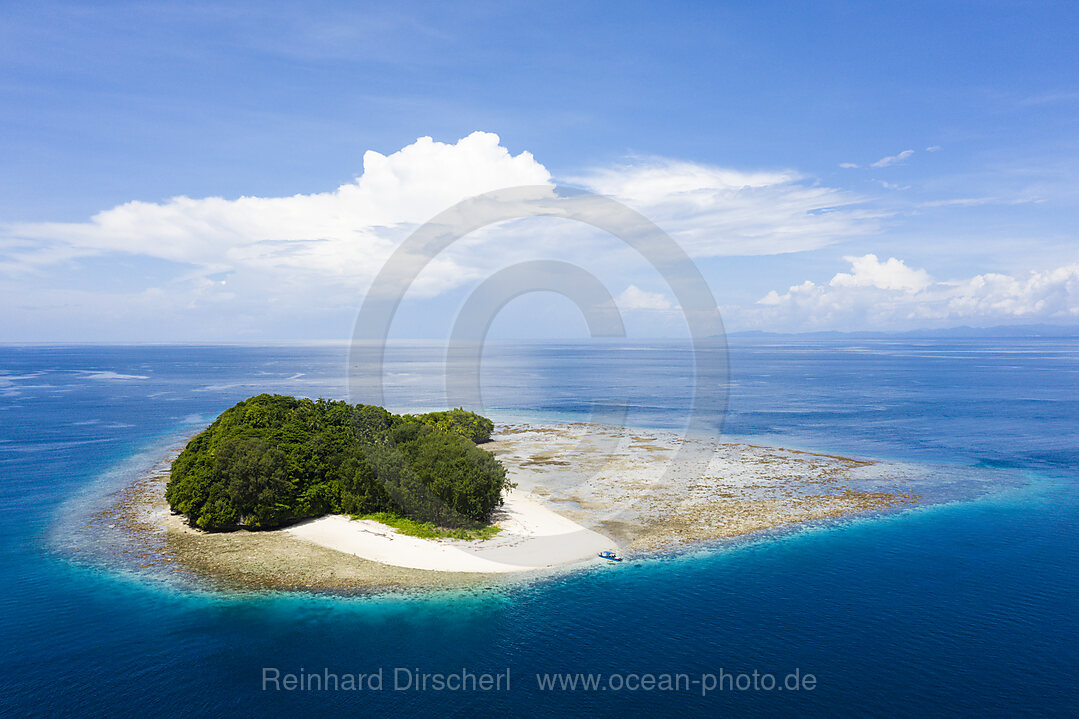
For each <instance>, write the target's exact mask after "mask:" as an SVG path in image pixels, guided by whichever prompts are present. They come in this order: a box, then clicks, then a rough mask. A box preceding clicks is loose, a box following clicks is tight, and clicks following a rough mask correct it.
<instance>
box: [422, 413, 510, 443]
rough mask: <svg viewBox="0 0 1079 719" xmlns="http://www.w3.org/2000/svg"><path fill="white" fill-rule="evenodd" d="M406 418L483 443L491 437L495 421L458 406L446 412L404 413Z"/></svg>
mask: <svg viewBox="0 0 1079 719" xmlns="http://www.w3.org/2000/svg"><path fill="white" fill-rule="evenodd" d="M405 419H406V420H410V421H418V422H420V423H422V424H426V425H427V426H429V427H434V428H435V429H437V430H440V431H442V432H453V433H454V434H459V435H461V436H462V437H465V438H467V439H470V440H472V442H474V443H475V444H483V443H484V442H488V441H490V439H491V432H493V431H494V428H495V423H494V422H492V421H491V420H489V419H487V418H486V417H482V416H480V415H478V414H476V413H475V412H468V411H466V410H464V409H461V408H460V407H458V408H457V409H451V410H449V411H446V412H428V413H427V414H416V415H406V416H405Z"/></svg>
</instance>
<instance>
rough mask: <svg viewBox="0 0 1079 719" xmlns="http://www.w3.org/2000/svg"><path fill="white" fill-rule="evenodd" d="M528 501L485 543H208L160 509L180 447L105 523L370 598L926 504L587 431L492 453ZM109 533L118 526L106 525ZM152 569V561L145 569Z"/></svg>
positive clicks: (530, 436)
mask: <svg viewBox="0 0 1079 719" xmlns="http://www.w3.org/2000/svg"><path fill="white" fill-rule="evenodd" d="M484 448H485V449H488V450H490V451H492V452H494V453H495V454H496V456H498V458H499V459H500V460H501V461H502V462H503V464H505V466H506V468H507V470H508V472H509V474H510V476H511V478H512V479H513V480H514V481H515V482H517V483H518V489H516V490H514V491H513V492H511V493H509V494H508V496H507V497H506V500H505V505H504V506H503V507H502V508H501V509H500V510H499V511H498V512H497V513H496V516H495V517H494V518H493V519H494V521H496V522H497V523H498V524H499V526H501V527H502V531H501V532H500V533H499V534H498V535H496V536H495V537H493V538H491V539H489V540H486V541H463V540H449V539H439V540H432V539H420V538H417V537H410V536H406V535H401V534H398V533H396V531H395V530H393V529H391V528H389V527H386V526H384V525H381V524H378V523H377V522H372V521H369V520H352V519H350V518H348V517H344V516H339V515H338V516H326V517H320V518H318V519H314V520H307V521H304V522H300V523H298V524H295V525H292V526H290V527H287V528H284V529H279V530H272V531H242V530H241V531H236V532H226V533H207V532H202V531H199V530H196V529H193V528H191V527H189V526H188V525H187V524H186V523H185V522H184V521H183V518H182V517H179V516H177V515H173V514H171V512H170V511H169V509H168V506H167V505H166V503H165V501H164V487H165V483H166V482H167V479H168V468H169V466H170V464H171V462H172V460H173V459H175V456H176V455H177V454H178V453H179V450H180V448H174V449H173V450H171V451H170V453H169V455H168V456H167V457H164V458H162V460H161V462H159V463H158V464H157V465H156V466H155V468H154V469H153V470H152V471H151V472H149V473H147V474H146V475H145V476H143V477H141V478H140V479H139V480H138V481H136V482H134V483H133V484H132V485H131V486H129V487H127V488H125V489H124V490H123V491H122V492H120V493H119V494H118V495H117V499H116V501H115V502H114V504H113V507H112V508H111V509H110V510H108V511H106V512H103V513H102V515H101V521H107V522H114V523H117V524H118V525H119V526H120V528H121V529H122V530H123V531H124V533H125V534H126V535H127V536H128V537H129V538H130V540H131V543H132V548H129V549H127V550H124V551H125V553H130V555H131V556H132V557H139V560H138V561H139V562H140V564H139V565H138V566H139V567H140V568H143V567H147V568H155V569H158V570H160V569H165V571H167V572H169V573H170V574H175V573H176V572H180V573H183V574H184V575H189V576H190V575H193V576H195V577H198V578H199V580H200V581H209V582H211V583H213V584H215V585H220V586H225V587H242V588H270V589H308V590H316V591H332V592H345V593H349V592H370V591H384V590H387V589H426V588H436V587H456V586H478V585H490V584H494V583H498V582H502V581H505V580H507V579H518V578H526V577H531V576H536V575H539V574H543V573H548V572H551V571H559V570H562V569H565V568H571V567H578V566H584V565H586V564H588V563H595V564H603V563H604V561H603V560H600V559H598V558H597V557H596V554H597V552H600V551H603V550H607V549H613V550H620V551H622V552H623V553H628V555H629V558H630V559H632V556H633V555H634V554H640V553H644V552H650V551H655V550H667V549H670V548H674V547H678V546H681V545H687V544H692V543H696V542H700V541H707V540H714V539H722V538H729V537H737V536H741V535H745V534H749V533H752V532H757V531H761V530H767V529H774V528H778V527H784V526H789V525H793V524H798V523H804V522H807V521H814V520H820V519H829V518H836V517H843V516H849V515H854V514H865V513H869V512H877V511H881V510H887V509H893V508H897V507H901V506H904V505H909V504H912V503H915V502H916V501H917V500H918V498H917V495H916V494H915V493H914V492H913V491H912V487H913V484H914V483H913V482H911V481H909V478H905V477H903V476H902V472H899V471H898V470H897V468H896V467H894V466H891V465H887V464H882V463H876V462H868V461H864V460H857V459H851V458H846V457H839V456H834V455H824V454H814V453H810V452H800V451H796V450H787V449H782V448H777V447H759V446H754V445H748V444H737V443H725V442H718V441H716V442H708V441H699V440H686V439H684V438H682V437H679V436H678V435H676V434H674V433H666V432H655V431H642V430H626V429H623V428H616V427H604V426H599V425H587V424H561V425H531V424H517V425H507V426H502V427H499V428H498V431H497V433H496V436H495V439H494V441H492V442H490V443H489V444H487V445H484ZM110 526H111V525H110ZM144 560H145V561H144Z"/></svg>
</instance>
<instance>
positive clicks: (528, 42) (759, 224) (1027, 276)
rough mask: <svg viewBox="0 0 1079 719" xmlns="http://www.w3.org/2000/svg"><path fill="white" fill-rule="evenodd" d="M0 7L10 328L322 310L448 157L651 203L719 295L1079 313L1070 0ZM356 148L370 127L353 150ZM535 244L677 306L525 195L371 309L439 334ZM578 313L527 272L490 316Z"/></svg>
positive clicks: (1004, 317) (838, 317)
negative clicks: (503, 222)
mask: <svg viewBox="0 0 1079 719" xmlns="http://www.w3.org/2000/svg"><path fill="white" fill-rule="evenodd" d="M4 17H5V21H4V23H2V24H0V283H2V286H0V294H2V295H3V298H4V299H3V301H4V303H5V305H7V307H8V311H7V312H5V313H3V317H2V318H0V327H2V328H3V335H4V338H5V339H6V340H8V341H23V340H27V341H30V340H41V341H68V340H70V341H76V340H78V341H165V340H170V339H175V340H182V341H193V340H207V341H229V340H259V339H345V338H347V337H348V336H349V334H350V333H351V329H352V327H351V326H352V322H353V321H354V319H355V315H356V310H357V309H358V306H359V302H360V300H361V299H362V297H363V294H364V291H365V289H366V287H367V285H368V284H369V282H370V278H371V276H372V275H373V273H374V272H377V269H378V267H379V266H380V265H381V262H382V261H384V259H385V257H386V256H387V254H388V252H390V251H392V249H393V247H394V246H395V245H396V244H397V243H399V242H400V241H401V240H402V239H403V238H404V237H405V236H407V234H408V232H409V231H410V229H411V228H414V227H415V226H416V225H417V224H419V223H422V222H423V221H425V220H426V219H428V218H429V217H430V216H431V215H432V214H434V213H436V212H437V211H439V210H440V209H443V208H444V207H445V206H448V205H451V204H453V203H454V202H455V201H457V200H459V199H462V197H461V196H460V194H461V193H463V192H464V191H465V190H466V189H471V190H475V191H477V192H478V191H484V190H488V189H495V188H496V187H499V186H503V185H505V184H507V183H517V184H519V183H520V182H522V181H525V180H527V181H529V182H550V183H572V184H576V185H579V186H583V187H585V188H587V189H591V190H594V191H598V192H603V193H605V194H609V195H612V196H614V197H616V198H617V199H619V200H621V201H623V202H625V203H626V204H627V205H629V206H631V207H634V208H635V209H638V210H640V211H641V212H643V213H644V214H646V215H647V216H649V217H651V218H652V219H654V220H655V221H657V223H659V224H660V225H661V226H662V227H664V229H665V230H667V231H668V232H669V233H670V234H671V235H672V237H674V238H675V240H676V241H679V242H680V243H681V244H683V246H685V247H687V250H688V251H689V252H690V254H691V255H692V256H693V258H694V260H695V261H696V262H697V263H698V265H699V266H700V267H701V269H702V271H703V272H704V274H705V277H706V278H707V279H708V281H709V283H710V284H711V286H712V289H713V292H714V294H715V296H716V299H717V301H718V302H719V304H720V306H721V308H722V310H723V315H724V319H725V321H726V323H727V325H728V327H729V328H731V329H764V330H780V331H798V330H812V329H897V330H900V329H909V328H913V327H946V326H955V325H967V324H969V325H995V324H1021V323H1027V322H1051V323H1072V324H1074V323H1075V322H1077V321H1079V243H1077V242H1076V240H1077V237H1076V230H1075V228H1076V227H1079V161H1077V160H1079V132H1077V128H1079V122H1077V121H1076V120H1077V118H1079V37H1077V36H1079V6H1076V5H1075V4H1074V3H1049V2H1010V3H1004V2H978V3H973V2H970V3H968V2H936V3H916V2H905V3H894V4H891V3H889V4H885V3H864V2H821V3H812V4H808V3H807V4H796V3H780V2H757V3H712V4H705V3H687V4H652V3H625V2H620V3H587V4H581V6H572V5H567V6H565V7H562V8H556V7H550V6H540V5H537V4H535V3H512V2H498V3H459V4H452V5H449V4H434V3H432V4H413V3H395V4H393V6H392V7H390V6H388V5H387V6H384V7H378V6H370V7H366V8H365V7H361V6H359V5H358V4H354V3H342V4H333V3H305V4H302V5H300V4H295V5H293V4H275V3H267V2H260V3H251V4H249V5H245V4H242V3H233V4H229V5H227V6H226V5H213V4H199V3H184V4H180V3H177V4H160V3H95V4H93V5H92V6H90V5H76V4H53V3H47V2H46V3H8V4H6V8H5V10H4ZM477 132H481V133H488V134H484V135H474V133H477ZM424 137H430V138H432V141H430V142H429V143H427V144H424V142H422V141H421V142H419V143H418V142H417V141H418V138H424ZM470 138H471V139H470ZM368 151H373V152H375V153H378V155H379V156H381V157H383V158H388V159H386V160H385V162H382V161H379V160H378V157H377V156H368V158H369V159H370V161H371V162H372V163H378V168H376V169H372V168H375V165H374V164H372V165H371V166H370V167H369V168H366V169H365V153H367V152H368ZM522 153H525V154H522ZM852 165H856V167H854V166H852ZM365 173H367V174H369V177H368V179H367V182H366V183H363V180H362V177H364V176H365ZM357 178H361V179H359V180H358V179H357ZM341 187H344V188H346V189H345V190H344V191H338V188H341ZM353 190H355V191H353ZM455 192H456V193H457V194H455ZM394 193H397V194H394ZM294 196H301V198H300V199H299V200H295V201H292V202H285V203H283V202H282V201H281V199H280V198H292V197H294ZM177 197H183V198H191V199H190V200H189V201H186V202H179V203H178V202H177V201H176V200H174V199H172V198H177ZM241 197H247V198H259V199H260V200H261V201H260V202H257V203H254V202H248V203H246V204H245V203H243V202H239V203H238V202H237V199H238V198H241ZM305 197H306V198H307V199H306V200H305V199H303V198H305ZM206 198H220V199H219V200H216V201H214V202H211V201H210V200H207V199H206ZM129 203H141V204H135V205H132V204H129ZM365 203H366V204H365ZM358 207H359V208H362V207H368V208H372V209H368V210H361V209H357V208H358ZM114 208H121V209H120V210H116V209H114ZM124 208H126V209H124ZM100 213H104V214H100ZM110 213H111V214H110ZM365 213H366V214H365ZM328 216H333V217H337V218H338V219H339V220H340V221H339V222H337V223H336V224H333V223H329V224H328V223H327V221H326V218H327V217H328ZM268 217H272V218H274V220H273V221H272V222H260V219H264V218H268ZM349 223H351V224H349ZM331 224H332V226H331ZM346 225H347V226H346ZM316 240H317V243H316V242H315V241H316ZM302 243H306V244H302ZM533 256H535V257H540V258H557V259H565V260H568V261H573V262H575V263H578V264H580V265H581V266H583V267H586V268H587V269H589V270H590V271H593V272H595V273H596V274H597V276H599V277H600V278H601V279H602V280H603V281H604V282H605V284H607V286H608V288H609V290H610V292H611V294H612V295H613V296H615V297H617V298H618V301H619V305H620V307H621V308H622V309H623V311H624V313H625V315H626V324H627V327H628V328H629V329H630V333H631V334H639V335H641V336H655V335H659V336H667V335H678V334H679V333H680V332H681V331H682V329H681V327H682V323H681V320H680V317H679V311H678V307H677V305H676V304H675V303H674V302H673V298H672V297H671V294H670V292H669V288H667V287H666V286H665V284H664V282H663V278H661V277H658V276H655V273H654V272H653V271H651V270H650V269H649V268H648V267H647V266H646V265H645V264H644V263H642V262H640V261H639V259H635V258H634V257H632V256H631V255H630V254H629V253H627V252H625V251H624V250H623V249H622V248H620V247H618V246H617V243H612V242H611V241H609V240H606V239H604V238H601V237H595V236H588V234H587V233H584V232H582V231H581V230H580V229H579V228H567V227H562V226H556V225H553V224H550V223H548V224H546V225H545V224H544V223H541V222H533V223H528V222H525V223H518V225H516V226H511V227H507V228H504V229H503V230H500V231H491V232H488V233H485V235H484V238H483V239H482V241H479V240H477V242H476V243H474V244H473V246H470V247H469V248H461V249H460V251H458V252H456V253H455V254H454V255H453V256H452V257H450V258H448V259H447V261H446V263H445V264H446V266H445V267H442V268H441V269H440V270H436V271H435V272H434V273H433V274H432V277H430V278H429V281H427V282H426V283H425V284H424V286H423V287H420V288H418V289H417V291H416V292H415V293H414V295H415V296H411V295H410V300H409V301H408V302H406V304H405V306H404V307H403V309H402V314H401V317H400V318H399V322H398V323H397V326H396V329H395V332H397V333H398V334H400V335H402V336H418V337H431V336H443V335H445V333H446V332H447V330H448V327H449V326H450V325H451V324H452V319H453V315H454V312H455V311H456V308H458V307H459V306H460V305H461V303H462V302H463V301H464V299H465V298H466V297H467V296H468V293H469V292H470V290H471V288H473V287H474V286H475V284H476V283H477V282H478V281H480V280H481V279H482V278H483V277H484V276H485V275H486V274H489V273H491V272H493V271H496V270H497V269H498V268H499V267H500V266H503V265H505V264H508V263H513V262H517V261H523V260H527V259H530V258H532V257H533ZM346 267H347V269H344V268H346ZM439 272H441V274H439ZM583 328H584V324H583V322H582V321H581V320H580V318H579V316H578V313H577V311H576V310H575V309H574V308H573V307H571V306H569V305H568V302H566V301H564V300H561V299H557V298H554V297H553V296H548V295H540V296H535V297H530V298H524V299H521V300H518V301H516V302H514V303H513V304H511V305H510V306H508V307H507V308H506V309H505V310H504V312H503V315H502V316H501V318H500V320H499V321H498V322H496V325H495V328H494V331H495V334H501V335H504V336H514V335H519V336H579V335H581V334H582V333H583V332H584V329H583Z"/></svg>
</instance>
